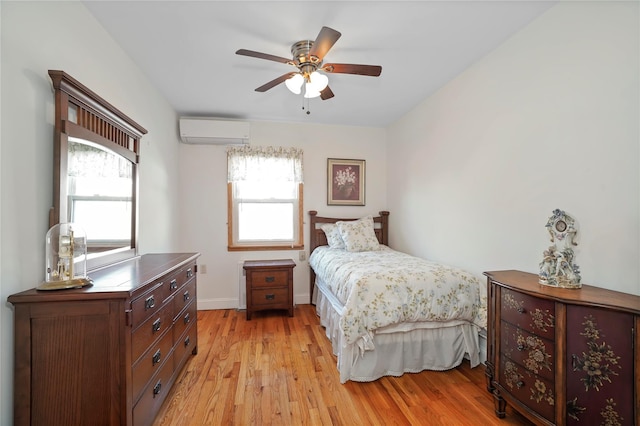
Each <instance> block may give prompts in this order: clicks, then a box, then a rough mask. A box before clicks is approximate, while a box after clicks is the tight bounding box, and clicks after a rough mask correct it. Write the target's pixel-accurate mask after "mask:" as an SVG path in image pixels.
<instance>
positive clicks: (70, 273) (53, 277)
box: [38, 223, 91, 290]
mask: <svg viewBox="0 0 640 426" xmlns="http://www.w3.org/2000/svg"><path fill="white" fill-rule="evenodd" d="M45 244H46V265H45V267H46V270H45V279H44V282H43V283H42V284H41V285H40V286H39V287H38V290H61V289H66V288H79V287H84V286H86V285H88V284H91V280H90V279H89V277H87V235H86V233H85V232H84V230H83V229H82V227H81V226H79V225H77V224H75V223H60V224H58V225H54V226H53V227H51V229H49V231H48V232H47V236H46V239H45Z"/></svg>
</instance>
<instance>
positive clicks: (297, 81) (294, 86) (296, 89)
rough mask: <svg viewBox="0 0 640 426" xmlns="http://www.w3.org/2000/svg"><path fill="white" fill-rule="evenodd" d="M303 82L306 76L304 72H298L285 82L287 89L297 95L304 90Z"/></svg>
mask: <svg viewBox="0 0 640 426" xmlns="http://www.w3.org/2000/svg"><path fill="white" fill-rule="evenodd" d="M302 83H304V77H302V74H296V75H294V76H293V77H291V78H288V79H287V80H285V82H284V84H285V85H286V86H287V89H289V90H290V91H291V92H292V93H294V94H296V95H299V94H300V92H301V91H302Z"/></svg>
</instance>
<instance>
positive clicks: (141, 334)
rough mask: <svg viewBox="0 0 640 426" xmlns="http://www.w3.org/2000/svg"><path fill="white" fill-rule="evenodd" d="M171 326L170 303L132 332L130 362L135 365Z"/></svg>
mask: <svg viewBox="0 0 640 426" xmlns="http://www.w3.org/2000/svg"><path fill="white" fill-rule="evenodd" d="M172 324H173V309H172V305H171V303H166V304H165V305H163V306H162V308H160V310H159V311H158V312H156V313H155V314H154V315H152V316H151V317H149V318H148V319H147V320H146V321H145V322H144V323H142V325H141V326H140V327H138V328H137V329H136V330H135V331H134V332H133V337H132V338H131V361H132V362H134V363H135V362H136V361H137V360H138V358H140V356H141V355H142V354H143V353H144V352H145V351H146V350H147V349H148V348H149V346H150V345H151V344H152V343H153V342H154V341H155V340H156V339H158V338H159V337H160V336H161V335H162V333H164V332H165V331H166V330H167V329H169V328H171V325H172Z"/></svg>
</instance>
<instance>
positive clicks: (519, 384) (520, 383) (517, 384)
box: [516, 380, 524, 389]
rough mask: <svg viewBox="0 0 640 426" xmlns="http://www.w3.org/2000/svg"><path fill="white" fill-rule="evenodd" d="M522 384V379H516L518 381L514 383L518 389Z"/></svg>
mask: <svg viewBox="0 0 640 426" xmlns="http://www.w3.org/2000/svg"><path fill="white" fill-rule="evenodd" d="M523 386H524V382H523V381H522V380H518V383H516V387H517V388H518V389H522V387H523Z"/></svg>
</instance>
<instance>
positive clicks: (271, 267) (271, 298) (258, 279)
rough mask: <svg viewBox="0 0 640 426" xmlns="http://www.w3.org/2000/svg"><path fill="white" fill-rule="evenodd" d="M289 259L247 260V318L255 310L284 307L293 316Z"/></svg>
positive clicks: (291, 267)
mask: <svg viewBox="0 0 640 426" xmlns="http://www.w3.org/2000/svg"><path fill="white" fill-rule="evenodd" d="M295 266H296V263H295V262H294V261H293V260H291V259H278V260H247V261H245V262H244V266H243V268H244V270H245V273H246V274H247V320H250V319H251V314H252V313H253V312H256V311H262V310H266V309H286V310H287V312H288V313H289V316H290V317H292V316H293V268H295Z"/></svg>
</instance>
